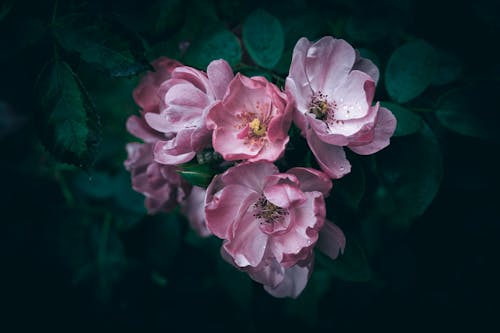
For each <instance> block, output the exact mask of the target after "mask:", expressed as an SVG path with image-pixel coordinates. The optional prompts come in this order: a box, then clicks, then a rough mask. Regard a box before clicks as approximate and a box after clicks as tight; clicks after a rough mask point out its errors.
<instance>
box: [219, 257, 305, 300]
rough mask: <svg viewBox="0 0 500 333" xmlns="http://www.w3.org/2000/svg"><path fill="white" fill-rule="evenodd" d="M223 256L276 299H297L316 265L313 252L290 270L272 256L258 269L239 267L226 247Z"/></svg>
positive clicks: (262, 262) (266, 258)
mask: <svg viewBox="0 0 500 333" xmlns="http://www.w3.org/2000/svg"><path fill="white" fill-rule="evenodd" d="M221 255H222V258H224V260H226V261H227V262H228V263H230V264H232V265H233V266H235V267H236V268H238V269H239V270H241V271H243V272H246V273H248V275H249V276H250V277H251V278H252V279H253V280H254V281H256V282H259V283H262V284H263V285H264V289H265V290H266V291H267V292H268V293H269V294H271V295H273V296H274V297H291V298H297V297H298V296H299V295H300V293H302V291H303V290H304V288H305V287H306V285H307V281H308V280H309V277H310V276H311V273H312V268H313V265H314V253H313V252H311V253H310V255H309V256H308V257H307V258H306V259H304V260H301V261H299V262H297V263H296V264H295V265H293V266H291V267H288V268H285V267H284V265H282V264H280V263H278V262H277V261H276V259H275V258H273V257H272V256H267V257H266V256H265V259H264V260H262V261H261V263H260V264H259V265H258V266H257V267H252V266H247V267H239V266H238V265H236V264H235V262H234V259H233V258H232V257H231V256H230V255H229V254H228V253H227V252H226V251H225V249H224V247H222V248H221Z"/></svg>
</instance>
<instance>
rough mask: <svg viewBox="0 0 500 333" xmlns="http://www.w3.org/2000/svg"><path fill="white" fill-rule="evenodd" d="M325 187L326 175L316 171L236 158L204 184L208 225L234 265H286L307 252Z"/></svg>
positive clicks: (322, 214) (321, 219)
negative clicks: (285, 168)
mask: <svg viewBox="0 0 500 333" xmlns="http://www.w3.org/2000/svg"><path fill="white" fill-rule="evenodd" d="M330 189H331V181H330V179H329V178H328V177H327V176H326V175H325V174H324V173H322V172H320V171H317V170H313V169H307V168H292V169H290V170H288V171H287V172H286V173H279V171H278V169H277V168H276V166H274V165H273V164H272V163H270V162H266V161H259V162H245V163H241V164H239V165H237V166H235V167H232V168H230V169H228V170H227V171H226V172H225V173H223V174H222V175H219V176H216V177H214V179H213V180H212V183H211V184H210V185H209V187H208V189H207V195H206V201H205V217H206V221H207V226H208V229H209V230H210V231H211V232H212V233H213V234H214V235H216V236H217V237H219V238H222V239H224V244H223V247H224V250H225V251H226V252H227V254H228V255H229V256H230V257H231V258H232V260H233V261H234V264H235V265H236V266H238V267H254V268H255V267H261V266H262V265H267V264H266V263H267V262H272V261H273V260H275V261H276V262H277V263H278V264H279V265H281V266H283V268H285V269H286V268H290V267H292V266H294V265H295V264H297V263H298V262H301V261H304V260H305V259H307V258H308V257H309V256H310V255H311V251H312V247H313V246H314V245H315V244H316V242H317V240H318V233H319V230H320V229H321V227H322V226H323V224H324V220H325V214H326V211H325V201H324V196H325V195H327V194H328V192H329V190H330Z"/></svg>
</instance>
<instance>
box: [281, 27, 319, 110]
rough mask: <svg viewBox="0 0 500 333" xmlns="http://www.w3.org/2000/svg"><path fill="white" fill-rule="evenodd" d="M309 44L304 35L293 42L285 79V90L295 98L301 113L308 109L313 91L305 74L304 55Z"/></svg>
mask: <svg viewBox="0 0 500 333" xmlns="http://www.w3.org/2000/svg"><path fill="white" fill-rule="evenodd" d="M311 45H312V43H311V42H310V41H309V40H307V38H304V37H302V38H301V39H299V41H298V42H297V44H295V47H294V49H293V56H292V63H291V64H290V72H289V75H288V77H287V78H286V81H285V90H286V91H287V92H288V93H289V94H290V95H292V96H293V97H294V98H295V104H296V107H297V109H298V110H299V111H300V112H302V113H304V112H307V110H308V109H309V102H310V100H311V96H312V95H313V93H314V92H313V91H312V88H311V86H310V82H309V79H308V77H307V74H306V55H307V50H308V49H309V47H310V46H311Z"/></svg>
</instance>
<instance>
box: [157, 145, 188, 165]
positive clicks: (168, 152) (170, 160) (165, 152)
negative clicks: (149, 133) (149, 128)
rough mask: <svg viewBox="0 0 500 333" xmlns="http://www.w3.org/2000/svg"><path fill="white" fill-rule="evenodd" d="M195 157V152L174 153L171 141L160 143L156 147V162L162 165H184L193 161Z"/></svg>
mask: <svg viewBox="0 0 500 333" xmlns="http://www.w3.org/2000/svg"><path fill="white" fill-rule="evenodd" d="M195 155H196V153H195V152H186V153H177V152H174V149H172V144H171V141H158V142H156V144H155V146H154V159H155V161H156V162H158V163H161V164H167V165H177V164H183V163H186V162H189V161H191V160H192V159H193V157H194V156H195Z"/></svg>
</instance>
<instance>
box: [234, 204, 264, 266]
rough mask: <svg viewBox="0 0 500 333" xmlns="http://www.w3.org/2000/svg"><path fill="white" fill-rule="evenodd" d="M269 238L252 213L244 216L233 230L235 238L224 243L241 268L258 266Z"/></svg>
mask: <svg viewBox="0 0 500 333" xmlns="http://www.w3.org/2000/svg"><path fill="white" fill-rule="evenodd" d="M267 241H268V236H267V235H266V234H265V233H263V232H262V231H261V230H260V228H259V222H258V221H257V220H256V219H255V217H254V216H253V215H252V213H251V212H247V213H246V214H244V215H243V216H242V217H241V219H240V220H239V221H237V223H236V224H235V226H234V228H233V237H232V239H230V240H227V241H226V242H224V249H225V250H226V251H227V253H229V254H230V255H231V256H232V257H233V258H234V263H235V264H236V265H237V266H239V267H246V266H253V267H255V266H257V265H259V264H260V262H261V260H262V258H263V256H264V252H265V250H266V246H267Z"/></svg>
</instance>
